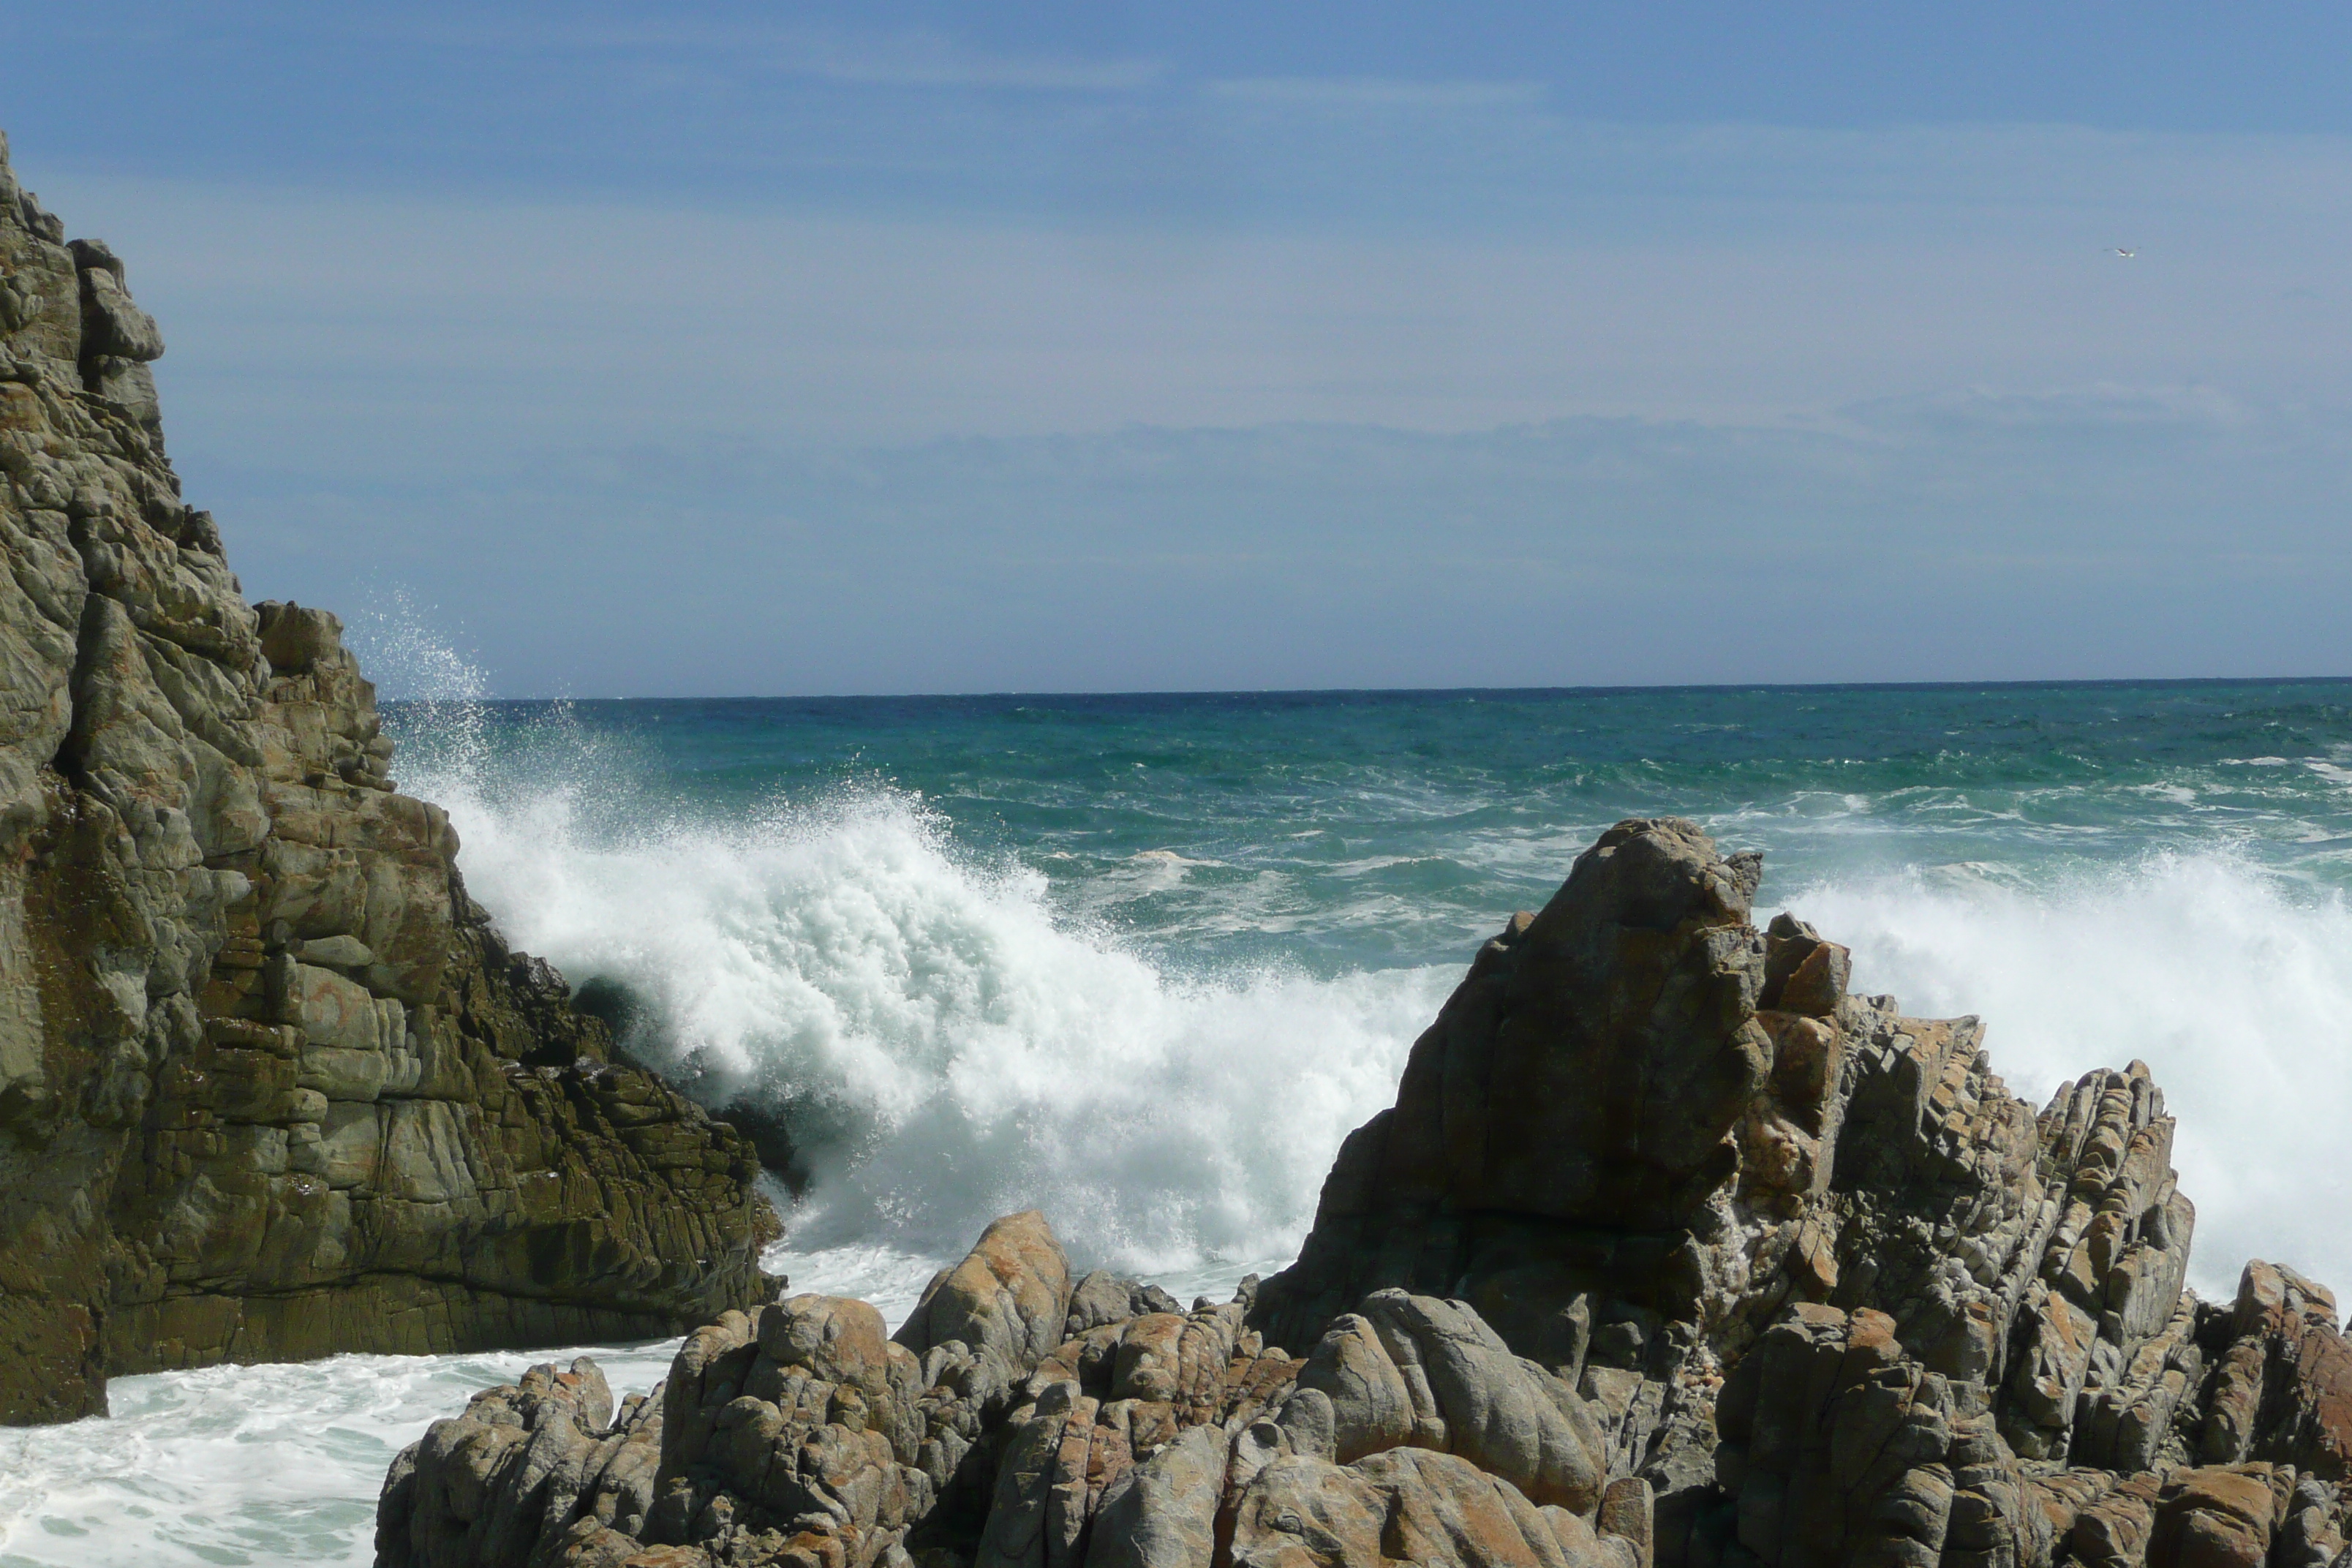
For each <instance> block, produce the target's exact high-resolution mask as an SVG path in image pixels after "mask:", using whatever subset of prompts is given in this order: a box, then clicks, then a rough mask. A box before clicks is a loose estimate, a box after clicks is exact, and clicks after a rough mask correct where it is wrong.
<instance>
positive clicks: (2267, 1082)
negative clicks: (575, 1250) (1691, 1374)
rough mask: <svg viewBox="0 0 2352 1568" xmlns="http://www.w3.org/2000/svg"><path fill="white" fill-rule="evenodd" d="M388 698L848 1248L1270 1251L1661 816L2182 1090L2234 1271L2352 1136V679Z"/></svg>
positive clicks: (1958, 1000) (2028, 1021) (582, 938)
mask: <svg viewBox="0 0 2352 1568" xmlns="http://www.w3.org/2000/svg"><path fill="white" fill-rule="evenodd" d="M391 712H392V721H393V724H394V729H395V731H396V732H397V733H399V735H400V736H401V738H402V742H403V746H404V753H403V758H402V760H401V762H400V763H399V764H398V768H399V771H400V772H401V773H402V776H403V777H404V780H405V781H406V782H407V784H409V785H410V786H411V787H415V788H417V789H419V790H421V791H422V792H423V793H425V794H427V795H432V796H433V797H434V798H437V799H443V800H445V801H446V802H448V803H449V805H450V806H451V809H452V811H453V814H454V815H455V817H456V820H457V822H458V824H459V826H460V828H461V831H462V832H463V833H464V834H465V835H466V838H467V850H466V853H465V855H464V856H463V857H462V858H461V864H463V865H464V866H465V868H466V869H467V875H468V876H469V877H470V878H471V879H473V884H474V887H475V889H476V891H477V893H478V894H479V895H480V896H481V897H482V898H483V899H484V900H485V901H486V902H488V904H489V905H490V906H491V907H492V908H493V909H495V910H499V911H501V914H502V916H503V918H504V919H505V920H506V921H507V923H508V924H509V927H510V928H511V934H512V935H513V936H514V937H515V939H516V940H517V941H518V942H520V943H521V944H522V945H523V946H525V947H527V948H530V949H532V950H533V951H540V952H545V953H546V954H547V955H548V956H549V957H551V958H552V959H554V960H555V961H556V962H557V963H559V964H560V965H562V967H563V968H564V969H565V970H566V972H567V973H570V974H571V975H572V978H573V979H574V981H575V983H590V982H593V983H595V984H596V986H597V988H598V991H599V994H605V995H618V996H623V997H625V998H626V1000H627V1007H626V1016H628V1017H630V1018H632V1019H634V1020H635V1024H634V1034H635V1039H634V1042H633V1044H634V1047H635V1048H636V1049H638V1050H639V1051H641V1052H642V1053H643V1054H645V1055H646V1056H648V1057H650V1058H653V1059H656V1060H658V1061H661V1062H663V1063H665V1064H666V1065H667V1066H668V1067H669V1068H671V1069H672V1070H673V1071H675V1072H677V1074H679V1075H680V1076H681V1077H682V1078H683V1079H687V1080H688V1081H689V1082H690V1083H692V1084H693V1085H694V1086H695V1087H696V1091H697V1092H698V1093H700V1094H702V1095H704V1096H705V1098H707V1099H709V1100H711V1101H712V1102H713V1103H714V1104H726V1103H731V1102H735V1101H739V1100H746V1099H750V1100H760V1101H762V1102H763V1103H766V1104H767V1105H769V1107H770V1108H771V1109H772V1110H779V1111H780V1112H781V1113H782V1114H783V1115H784V1116H785V1117H786V1119H787V1120H788V1121H790V1122H791V1123H792V1124H793V1126H794V1127H795V1128H796V1129H797V1130H798V1131H799V1133H800V1135H801V1138H802V1140H803V1143H804V1145H805V1146H806V1148H807V1150H808V1151H809V1154H808V1158H809V1162H810V1165H811V1169H812V1172H813V1174H814V1186H813V1189H812V1192H811V1194H810V1197H809V1200H808V1202H807V1203H806V1205H804V1206H803V1209H802V1211H801V1212H800V1214H799V1215H797V1217H796V1235H797V1236H798V1237H801V1239H802V1240H803V1242H804V1243H805V1244H806V1245H808V1246H811V1247H838V1246H850V1245H867V1244H874V1245H881V1244H886V1243H887V1245H889V1246H893V1247H899V1248H901V1249H903V1250H904V1251H906V1252H907V1253H908V1255H909V1256H920V1257H924V1258H929V1257H930V1256H933V1255H935V1254H937V1253H940V1252H941V1251H945V1250H949V1249H951V1248H952V1247H954V1245H955V1244H956V1242H957V1240H958V1238H960V1237H967V1236H969V1235H970V1234H971V1230H972V1229H973V1228H975V1227H976V1226H977V1225H978V1224H979V1223H981V1222H982V1221H984V1219H985V1218H986V1217H988V1215H989V1214H990V1213H992V1212H999V1211H1001V1210H1003V1209H1004V1208H1010V1207H1015V1206H1022V1205H1025V1204H1027V1203H1031V1202H1044V1203H1046V1204H1047V1205H1048V1207H1049V1209H1057V1210H1058V1211H1060V1213H1061V1214H1062V1215H1066V1229H1068V1230H1069V1231H1070V1232H1071V1234H1072V1237H1073V1239H1074V1241H1075V1242H1076V1244H1077V1245H1078V1246H1079V1247H1081V1248H1082V1250H1086V1251H1087V1252H1089V1253H1091V1254H1092V1255H1095V1256H1098V1257H1100V1258H1104V1259H1106V1260H1112V1261H1119V1262H1123V1263H1125V1264H1127V1265H1128V1266H1129V1267H1135V1268H1162V1269H1167V1268H1192V1267H1198V1266H1201V1265H1202V1263H1203V1260H1212V1261H1213V1260H1216V1259H1232V1258H1244V1257H1246V1258H1271V1259H1277V1260H1278V1258H1280V1257H1281V1256H1282V1255H1283V1254H1284V1253H1285V1252H1286V1248H1288V1247H1290V1246H1292V1245H1295V1243H1296V1240H1297V1236H1298V1235H1299V1234H1300V1232H1301V1230H1302V1229H1303V1226H1305V1224H1306V1223H1307V1220H1308V1219H1309V1217H1310V1216H1311V1212H1312V1207H1313V1201H1314V1195H1315V1193H1316V1191H1317V1189H1318V1185H1319V1182H1320V1177H1321V1174H1322V1172H1323V1169H1324V1167H1325V1164H1326V1163H1327V1162H1328V1157H1329V1154H1330V1152H1331V1150H1332V1148H1333V1147H1335V1146H1336V1144H1337V1142H1338V1140H1339V1137H1340V1136H1341V1135H1342V1134H1343V1133H1344V1132H1345V1131H1346V1130H1347V1128H1349V1127H1350V1126H1353V1125H1354V1124H1355V1123H1356V1122H1358V1121H1361V1120H1362V1119H1363V1117H1364V1116H1366V1115H1368V1114H1370V1111H1371V1110H1374V1109H1377V1108H1378V1106H1380V1105H1381V1104H1384V1103H1386V1102H1387V1100H1388V1098H1389V1095H1390V1093H1391V1089H1392V1087H1393V1083H1394V1077H1395V1072H1396V1070H1397V1068H1399V1066H1401V1064H1402V1055H1403V1052H1404V1051H1405V1049H1406V1048H1407V1047H1409V1045H1410V1042H1411V1039H1412V1035H1413V1034H1414V1033H1415V1032H1416V1031H1417V1030H1418V1028H1419V1027H1420V1026H1422V1025H1423V1023H1425V1021H1426V1020H1427V1018H1428V1017H1429V1016H1431V1015H1432V1014H1433V1011H1434V1009H1435V1007H1436V1005H1437V1004H1438V1003H1439V1002H1440V1001H1441V1000H1442V999H1443V997H1444V993H1445V992H1446V990H1447V989H1448V988H1449V987H1450V986H1451V984H1452V982H1453V980H1454V977H1455V976H1456V975H1457V974H1458V973H1459V969H1460V966H1461V964H1462V963H1464V962H1465V959H1466V958H1467V956H1468V954H1469V953H1470V952H1471V951H1472V950H1473V949H1474V947H1475V944H1476V942H1478V941H1479V940H1480V939H1481V938H1483V937H1484V936H1485V935H1486V933H1488V932H1490V931H1492V930H1494V929H1495V928H1496V926H1497V925H1498V924H1499V923H1500V922H1501V921H1503V920H1504V919H1505V918H1506V917H1507V915H1508V914H1509V913H1510V911H1512V910H1515V909H1521V908H1531V907H1534V906H1536V905H1538V904H1540V903H1541V902H1542V901H1543V900H1544V899H1545V898H1547V897H1548V896H1549V893H1550V891H1551V890H1552V889H1554V888H1555V887H1556V886H1557V885H1558V884H1559V881H1560V879H1562V878H1563V877H1564V876H1565V875H1566V873H1567V871H1568V868H1569V867H1570V863H1571V862H1572V860H1573V859H1574V858H1575V856H1576V854H1577V853H1578V852H1579V851H1580V849H1581V848H1582V847H1584V846H1585V845H1586V844H1587V843H1589V842H1590V841H1591V838H1592V837H1594V836H1595V835H1596V834H1597V833H1598V832H1599V831H1600V830H1601V828H1603V827H1604V826H1607V825H1608V824H1609V823H1611V822H1612V821H1614V820H1616V819H1618V818H1619V817H1621V816H1632V815H1643V814H1657V813H1666V812H1672V813H1678V814H1681V815H1685V816H1693V817H1696V818H1697V819H1698V820H1699V821H1700V822H1702V823H1704V824H1705V825H1706V826H1708V827H1709V828H1710V829H1711V830H1712V831H1713V832H1715V833H1716V835H1717V837H1719V838H1720V839H1721V840H1723V841H1724V842H1725V843H1726V844H1727V845H1728V846H1734V847H1759V848H1761V849H1762V850H1763V851H1764V852H1765V857H1766V859H1765V881H1764V888H1763V894H1762V899H1761V903H1762V905H1763V907H1764V909H1765V910H1767V911H1769V910H1776V909H1779V908H1781V907H1791V906H1793V907H1795V908H1796V909H1797V910H1798V911H1799V912H1800V913H1801V914H1804V915H1806V916H1807V917H1808V918H1811V919H1813V920H1815V921H1816V922H1817V923H1819V924H1821V925H1822V927H1823V928H1824V930H1826V931H1829V932H1830V934H1832V935H1833V936H1835V937H1838V938H1839V939H1841V940H1843V941H1846V942H1849V943H1851V944H1852V945H1853V947H1854V948H1855V950H1856V954H1857V970H1856V973H1857V983H1858V984H1862V985H1864V986H1865V987H1868V988H1870V989H1874V990H1884V991H1889V992H1892V993H1894V994H1896V995H1898V996H1900V997H1901V998H1902V999H1903V1000H1904V1001H1905V1002H1906V1004H1907V1005H1911V1006H1912V1007H1914V1008H1915V1009H1916V1010H1918V1011H1921V1012H1933V1013H1938V1014H1943V1013H1957V1012H1975V1013H1979V1014H1982V1015H1983V1016H1986V1017H1987V1019H1988V1020H1989V1021H1990V1026H1991V1029H1992V1035H1991V1038H1992V1041H1993V1044H1994V1048H1995V1057H1996V1061H1997V1062H1998V1063H2000V1065H2001V1066H2002V1068H2004V1070H2006V1071H2007V1072H2008V1074H2009V1075H2010V1077H2011V1079H2013V1080H2014V1081H2015V1082H2016V1083H2017V1085H2018V1087H2019V1088H2020V1089H2021V1091H2024V1092H2030V1093H2032V1094H2033V1095H2035V1096H2037V1097H2039V1096H2042V1095H2045V1094H2046V1093H2048V1092H2049V1090H2050V1089H2052V1088H2053V1087H2054V1086H2055V1085H2056V1083H2057V1082H2058V1081H2060V1079H2063V1078H2071V1077H2073V1076H2074V1075H2075V1074H2078V1073H2079V1072H2081V1071H2084V1070H2086V1069H2088V1068H2092V1067H2095V1066H2099V1065H2104V1064H2105V1063H2108V1062H2110V1061H2115V1062H2120V1061H2123V1060H2126V1059H2129V1058H2132V1057H2136V1056H2137V1057H2143V1058H2147V1059H2148V1060H2149V1061H2150V1062H2151V1063H2152V1064H2154V1065H2156V1066H2157V1067H2158V1070H2159V1073H2160V1074H2162V1075H2163V1076H2164V1077H2165V1080H2166V1081H2167V1082H2168V1083H2169V1084H2171V1085H2172V1086H2173V1087H2174V1089H2175V1098H2176V1100H2180V1101H2182V1102H2183V1103H2184V1104H2185V1105H2186V1106H2187V1107H2188V1109H2189V1116H2190V1125H2189V1128H2188V1129H2186V1130H2185V1134H2184V1143H2183V1150H2184V1152H2183V1161H2184V1169H2185V1170H2187V1171H2189V1173H2191V1174H2192V1175H2195V1176H2197V1177H2200V1178H2201V1179H2202V1180H2203V1181H2204V1183H2205V1186H2204V1189H2203V1190H2202V1191H2200V1189H2199V1188H2197V1187H2196V1186H2195V1185H2194V1184H2192V1185H2191V1191H2192V1193H2196V1194H2198V1195H2200V1199H2201V1200H2202V1201H2204V1202H2205V1203H2206V1204H2207V1209H2208V1217H2209V1221H2210V1222H2212V1224H2214V1225H2218V1226H2220V1229H2221V1234H2222V1235H2223V1237H2224V1238H2225V1239H2224V1245H2225V1246H2227V1247H2229V1248H2230V1249H2231V1250H2232V1251H2233V1252H2236V1251H2240V1250H2251V1249H2255V1248H2257V1247H2267V1248H2269V1249H2271V1250H2278V1249H2280V1248H2281V1247H2284V1246H2286V1245H2288V1243H2289V1240H2290V1238H2289V1237H2287V1236H2285V1235H2284V1233H2283V1229H2282V1227H2283V1226H2284V1221H2281V1220H2279V1219H2278V1218H2277V1216H2275V1215H2272V1216H2269V1217H2265V1215H2264V1210H2265V1207H2266V1205H2272V1204H2273V1202H2274V1200H2275V1199H2276V1198H2277V1196H2278V1194H2279V1193H2280V1192H2282V1191H2284V1190H2285V1189H2286V1187H2287V1186H2288V1185H2291V1184H2307V1183H2308V1182H2309V1181H2310V1180H2312V1179H2314V1178H2313V1176H2312V1174H2311V1173H2310V1172H2308V1171H2305V1170H2300V1169H2299V1170H2296V1171H2294V1172H2292V1173H2290V1172H2288V1171H2286V1170H2284V1169H2282V1170H2279V1171H2275V1172H2266V1171H2265V1169H2264V1168H2263V1166H2262V1164H2261V1163H2260V1162H2256V1163H2254V1164H2252V1165H2251V1166H2250V1165H2249V1164H2248V1163H2247V1162H2246V1161H2245V1160H2244V1159H2243V1158H2242V1151H2241V1150H2240V1149H2239V1147H2238V1141H2239V1140H2240V1138H2241V1135H2242V1133H2243V1132H2245V1131H2246V1130H2248V1129H2250V1128H2251V1127H2252V1125H2253V1124H2254V1123H2255V1122H2257V1121H2261V1120H2262V1119H2263V1116H2264V1115H2266V1114H2267V1115H2270V1116H2273V1117H2276V1116H2278V1115H2280V1114H2282V1112H2281V1111H2280V1110H2279V1109H2278V1107H2276V1106H2275V1105H2274V1104H2273V1105H2270V1106H2268V1107H2266V1106H2265V1103H2264V1100H2265V1097H2266V1096H2270V1097H2273V1098H2274V1097H2276V1096H2277V1095H2279V1094H2282V1093H2284V1092H2285V1091H2286V1090H2287V1089H2289V1088H2290V1087H2291V1088H2292V1089H2293V1093H2294V1100H2295V1101H2296V1103H2297V1105H2298V1106H2300V1107H2305V1108H2310V1107H2318V1108H2324V1109H2326V1110H2330V1111H2333V1110H2352V1093H2347V1061H2352V1038H2347V1023H2346V1020H2347V1018H2352V970H2347V963H2352V958H2347V954H2352V925H2347V916H2346V911H2345V906H2344V902H2343V895H2344V889H2345V888H2346V886H2347V883H2352V683H2345V682H2337V681H2312V682H2296V683H2276V682H2273V683H2263V682H2194V683H2156V684H2084V685H2032V686H1973V687H1959V686H1938V687H1843V688H1819V687H1807V688H1756V689H1723V688H1708V689H1612V690H1570V691H1450V692H1391V693H1378V692H1373V693H1366V692H1337V693H1286V694H1244V695H1222V696H1220V695H1188V696H1080V697H978V698H924V699H836V700H771V701H749V700H747V701H634V702H574V703H562V704H554V703H482V702H457V703H446V702H445V703H425V704H414V705H408V706H394V708H393V709H392V710H391ZM2190 976H2194V977H2195V980H2196V988H2195V989H2194V990H2193V992H2185V991H2184V990H2183V986H2184V984H2185V983H2186V981H2187V980H2188V979H2189V977H2190ZM2298 1115H2305V1112H2303V1111H2297V1112H2295V1113H2293V1114H2287V1115H2286V1120H2285V1121H2284V1122H2281V1123H2279V1125H2280V1126H2283V1127H2292V1126H2294V1125H2299V1123H2298V1122H2297V1121H2296V1118H2297V1116H2298ZM2305 1119H2306V1120H2307V1121H2308V1123H2309V1126H2310V1129H2311V1131H2310V1137H2311V1140H2312V1142H2313V1143H2314V1144H2315V1145H2316V1144H2318V1143H2320V1142H2323V1141H2324V1142H2326V1144H2328V1145H2331V1146H2332V1144H2333V1143H2334V1142H2336V1140H2335V1138H2334V1136H2333V1131H2332V1129H2330V1128H2326V1127H2325V1125H2324V1124H2323V1123H2322V1122H2321V1121H2319V1120H2317V1117H2316V1113H2315V1112H2314V1113H2310V1114H2309V1115H2307V1116H2306V1117H2305ZM2330 1158H2332V1156H2331V1157H2330ZM2319 1179H2324V1180H2326V1181H2328V1182H2334V1181H2335V1180H2336V1175H2335V1173H2334V1171H2333V1169H2332V1167H2329V1168H2325V1169H2322V1170H2321V1171H2320V1172H2319ZM2292 1243H2293V1245H2294V1246H2296V1247H2304V1248H2305V1250H2306V1251H2307V1252H2309V1251H2312V1250H2313V1249H2316V1252H2317V1253H2318V1254H2324V1255H2325V1256H2326V1257H2327V1258H2331V1259H2332V1258H2334V1257H2335V1256H2336V1254H2337V1253H2338V1252H2339V1251H2341V1252H2342V1253H2343V1255H2344V1258H2345V1260H2346V1262H2347V1264H2352V1247H2340V1246H2339V1244H2338V1243H2337V1242H2336V1240H2334V1239H2333V1238H2332V1237H2331V1238H2327V1239H2325V1240H2315V1239H2312V1238H2308V1237H2304V1236H2302V1235H2300V1234H2298V1235H2296V1236H2294V1237H2293V1238H2292ZM2235 1264H2236V1258H2234V1257H2233V1258H2231V1259H2230V1260H2229V1261H2228V1262H2226V1263H2222V1262H2220V1261H2218V1260H2217V1261H2215V1262H2213V1264H2212V1265H2211V1266H2212V1267H2213V1268H2216V1269H2217V1270H2227V1271H2231V1272H2234V1268H2235Z"/></svg>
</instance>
